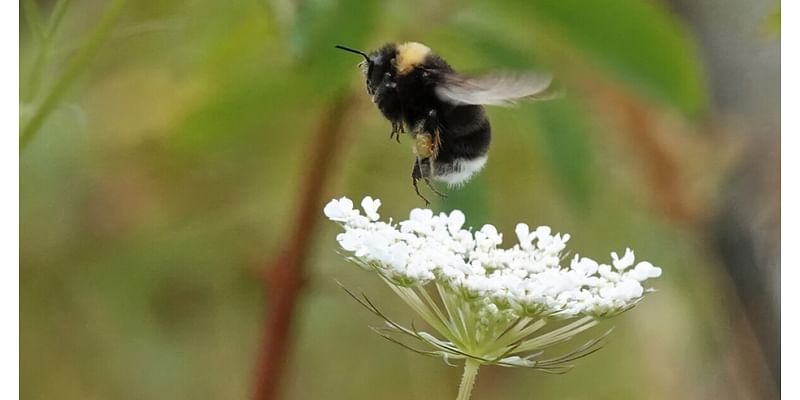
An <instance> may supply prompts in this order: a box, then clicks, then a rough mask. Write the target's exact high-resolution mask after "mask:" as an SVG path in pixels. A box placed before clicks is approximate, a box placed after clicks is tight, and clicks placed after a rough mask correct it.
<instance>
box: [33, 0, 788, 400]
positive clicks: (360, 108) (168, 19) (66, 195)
mask: <svg viewBox="0 0 800 400" xmlns="http://www.w3.org/2000/svg"><path fill="white" fill-rule="evenodd" d="M779 32H780V6H779V3H778V2H775V1H750V0H731V1H721V0H719V1H704V2H694V1H691V0H673V1H666V0H665V1H643V0H607V1H574V0H566V1H546V0H542V1H526V0H519V1H492V2H481V1H463V2H456V1H440V2H431V1H421V0H409V1H404V2H390V1H382V2H381V1H375V2H373V1H367V2H362V1H355V0H306V1H299V0H298V1H292V0H274V1H269V0H260V1H256V0H241V1H210V0H205V1H203V0H191V1H189V0H158V1H156V0H153V1H124V0H122V1H121V0H110V1H100V0H72V1H70V0H57V1H52V0H51V1H46V0H41V1H36V0H22V1H21V2H20V37H21V39H20V71H21V76H20V109H21V115H20V124H21V148H20V151H21V155H20V221H21V222H20V237H21V240H20V243H21V244H20V259H21V262H20V267H19V268H20V333H21V351H20V372H21V373H20V385H21V397H22V398H25V399H54V398H58V399H112V398H113V399H176V398H191V399H237V398H249V397H252V396H253V395H252V393H253V392H254V387H255V382H256V380H257V372H256V371H257V368H256V366H257V364H258V362H257V359H258V357H259V352H260V348H261V346H262V343H261V342H262V340H263V339H262V336H263V335H264V329H265V326H264V325H265V321H267V318H268V316H270V315H271V312H272V308H271V307H272V306H273V305H274V304H273V303H274V300H273V299H274V296H273V295H274V294H275V293H273V292H274V286H270V282H271V281H270V279H271V278H274V275H270V274H269V273H268V272H267V271H268V270H269V269H270V268H271V266H273V265H276V263H275V262H274V260H275V259H276V257H278V255H279V254H282V253H281V252H282V251H283V249H286V248H289V247H291V246H292V244H293V243H294V244H295V245H297V244H298V240H300V241H303V238H304V237H306V236H304V235H302V234H296V233H297V232H298V231H300V232H305V233H308V236H307V241H306V242H304V243H307V247H303V246H300V248H301V249H304V250H303V256H302V257H300V258H299V260H298V261H299V262H298V263H297V264H298V265H297V266H294V267H295V268H300V267H302V268H304V269H303V275H304V276H305V277H306V280H305V285H304V286H303V288H302V291H301V292H300V296H299V298H298V299H297V306H296V308H295V309H294V313H293V314H292V322H291V326H290V331H289V334H290V341H289V343H288V346H289V347H288V353H287V358H286V364H285V369H284V371H283V374H282V375H281V385H280V387H279V392H278V393H279V394H280V395H281V396H282V398H287V399H372V398H381V399H432V398H455V393H456V389H457V382H458V378H459V376H460V373H461V370H460V369H459V368H451V367H448V366H446V365H445V364H443V363H442V362H441V361H440V360H434V359H429V358H424V357H421V356H418V355H416V354H413V353H410V352H407V351H404V350H403V349H401V348H400V347H398V346H395V345H393V344H390V343H388V342H386V341H384V340H383V339H381V338H380V337H378V336H377V335H375V334H373V333H372V332H371V331H370V330H369V329H368V326H369V325H375V324H378V323H379V321H376V320H375V318H373V317H372V316H371V315H370V314H369V313H367V312H365V310H363V309H362V308H361V307H360V306H358V305H357V304H356V303H355V302H353V301H352V299H350V298H349V297H348V296H347V295H346V294H345V293H343V292H342V291H341V290H340V289H339V288H338V286H337V284H336V283H335V280H339V281H341V282H343V283H344V284H345V285H346V286H348V287H350V288H353V289H356V290H363V291H364V292H366V293H367V294H369V295H370V297H371V298H372V299H373V300H375V301H376V302H377V303H379V304H380V305H382V306H383V308H384V309H385V310H386V311H387V312H389V314H390V315H392V316H394V317H395V318H396V319H397V320H399V321H405V322H408V321H410V318H411V316H412V313H411V312H410V311H409V310H407V309H406V308H405V306H404V305H403V304H401V303H400V300H399V299H397V298H395V297H394V296H393V294H392V293H391V292H390V291H389V290H388V289H387V288H386V287H384V286H383V284H382V283H380V282H379V281H378V280H377V279H375V278H374V276H372V275H371V274H367V273H364V272H363V271H360V270H359V269H358V268H356V267H355V266H354V265H350V264H347V263H346V262H345V261H344V260H343V259H342V257H341V256H339V255H338V254H337V252H336V246H335V240H334V236H335V234H336V232H337V231H338V227H337V226H335V225H334V224H331V223H329V222H324V221H323V216H322V212H321V208H322V205H323V204H324V202H326V201H327V200H328V199H330V198H331V197H339V196H342V195H346V196H349V197H351V198H354V199H360V198H361V197H362V196H364V195H372V196H374V197H378V198H381V199H383V204H384V206H383V208H382V212H381V213H382V215H384V216H392V217H395V218H403V217H405V216H406V213H407V212H408V210H409V209H411V208H412V207H419V206H422V204H421V202H420V200H419V199H418V198H417V197H416V196H415V195H414V193H413V190H412V189H411V186H410V179H409V172H410V167H411V162H412V155H411V152H410V150H409V141H408V138H407V137H404V138H402V142H403V143H402V144H400V145H398V144H397V143H395V142H393V141H390V140H389V130H390V127H389V124H388V122H387V121H385V120H383V119H382V118H381V116H380V113H379V112H378V111H377V109H375V107H374V106H373V105H372V104H371V103H370V101H369V98H368V96H367V95H366V92H365V89H364V87H363V78H362V76H361V75H360V72H359V71H358V69H357V68H356V63H357V62H358V61H359V59H358V58H357V57H354V56H353V55H351V54H347V53H343V52H340V51H336V50H335V49H333V45H334V44H344V45H348V46H351V47H356V48H363V49H373V48H376V47H378V46H380V45H382V44H383V43H385V42H389V41H407V40H413V41H419V42H423V43H425V44H427V45H428V46H430V47H431V48H433V49H434V51H436V52H437V53H438V54H440V55H442V56H443V57H445V58H446V59H447V60H448V61H449V62H450V63H451V64H452V65H453V66H455V67H456V68H457V69H459V70H462V71H482V70H488V69H493V68H505V69H526V68H530V69H536V70H542V71H552V72H553V73H554V74H555V76H556V77H557V79H558V81H559V83H560V84H561V85H562V86H563V88H564V96H563V97H562V98H560V99H558V100H554V101H550V102H540V103H529V104H522V105H519V106H517V107H514V108H507V109H501V108H492V109H490V110H489V115H490V119H491V121H492V124H493V132H494V138H493V144H492V150H491V152H490V158H489V163H488V165H487V167H486V169H485V170H484V171H483V172H482V174H481V175H480V176H479V177H478V178H477V179H475V180H473V181H472V182H471V183H469V184H468V185H467V186H465V187H464V188H461V189H458V190H449V192H450V194H451V195H450V197H449V198H448V199H447V200H446V201H444V202H441V201H440V202H437V203H434V208H435V209H441V210H449V209H451V208H453V207H458V208H461V209H463V210H465V212H466V214H467V224H468V225H471V226H474V227H479V226H480V225H481V224H483V223H486V222H490V221H491V222H492V223H494V224H495V225H496V226H498V228H499V229H500V230H501V231H503V232H505V233H506V238H510V236H509V235H511V233H512V232H513V227H514V225H515V224H516V222H519V221H524V222H527V223H528V224H530V225H550V226H552V227H554V229H555V230H556V231H560V232H569V233H571V234H572V237H573V239H572V240H571V246H570V248H571V249H572V251H573V252H574V251H580V253H581V254H582V255H587V256H591V257H593V258H597V259H606V258H607V257H608V256H607V252H608V251H610V250H616V251H622V250H624V248H625V247H626V246H630V247H632V248H634V249H636V252H637V255H638V256H639V257H641V258H643V259H647V260H650V261H652V262H654V263H655V264H657V265H660V266H661V267H663V269H664V274H663V277H662V278H660V279H658V280H656V281H654V282H655V283H654V284H653V285H654V286H655V287H656V288H657V289H658V291H657V292H656V293H655V294H653V295H651V296H649V297H648V298H647V299H646V300H645V301H644V302H643V303H642V304H641V305H640V306H639V307H637V308H636V309H635V310H634V311H633V312H630V313H627V314H625V315H623V316H622V317H620V318H617V319H615V320H614V321H613V325H614V326H615V327H616V329H615V332H614V333H613V334H612V335H611V339H610V341H609V342H608V344H607V345H606V346H605V348H604V349H603V350H601V351H600V352H598V353H595V354H594V355H592V356H591V357H588V358H586V359H584V360H581V361H580V362H579V363H578V365H577V367H576V368H575V369H574V370H573V371H572V372H570V373H568V374H567V375H564V376H550V375H543V374H539V373H536V372H532V371H528V370H510V369H501V368H484V369H483V370H482V372H481V374H480V375H479V376H478V382H477V386H476V389H475V391H474V393H473V395H474V398H475V399H501V398H508V399H551V398H560V399H710V398H726V399H760V398H777V397H778V393H779V391H780V381H779V378H778V376H779V374H778V373H779V360H780V344H779V343H780V339H779V333H778V328H779V324H780V317H779V311H780V300H779V299H780V289H779V281H780V273H779V266H780V259H779V255H778V251H779V249H780V234H779V226H780V222H779V221H780V219H779V218H780V200H779V198H780V197H779V195H780V184H779V177H780V167H779V161H780V160H779V153H778V150H779V140H780V125H779V122H778V121H779V111H778V110H779V105H780V100H779V94H780V50H779V47H780V36H779V35H780V33H779ZM325 137H328V138H329V139H330V143H329V144H326V145H325V146H324V147H325V149H324V150H323V151H319V150H316V151H315V148H314V146H315V144H319V143H320V141H321V140H322V139H321V138H325ZM326 160H327V161H329V162H325V161H326ZM319 167H322V168H319ZM315 169H318V170H317V174H316V175H314V173H312V171H313V170H315ZM314 187H317V188H319V189H321V193H316V192H314V191H313V190H310V188H314ZM303 201H306V203H307V204H309V205H310V206H313V207H311V208H310V210H312V211H311V213H310V214H307V215H305V216H306V217H307V221H310V222H311V224H310V225H303V224H301V222H300V220H301V219H302V217H303V216H304V215H303V212H304V211H303V208H302V207H301V204H304V203H303ZM298 226H302V229H299V228H298ZM511 236H512V237H513V235H511ZM298 238H299V239H298ZM610 326H611V325H610V324H609V323H605V325H604V327H606V328H608V327H610ZM272 328H274V327H271V328H270V329H272ZM601 331H602V330H601V329H597V330H596V331H595V332H594V334H595V335H596V334H597V333H599V332H601ZM587 337H588V336H587Z"/></svg>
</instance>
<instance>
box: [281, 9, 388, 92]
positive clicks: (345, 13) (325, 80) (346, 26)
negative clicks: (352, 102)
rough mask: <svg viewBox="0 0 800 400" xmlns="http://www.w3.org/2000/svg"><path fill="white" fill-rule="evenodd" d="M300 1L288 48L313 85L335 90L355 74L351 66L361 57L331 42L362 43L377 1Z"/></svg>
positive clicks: (372, 20) (348, 44)
mask: <svg viewBox="0 0 800 400" xmlns="http://www.w3.org/2000/svg"><path fill="white" fill-rule="evenodd" d="M301 4H302V5H301V6H300V8H299V9H298V10H297V17H296V19H295V21H294V25H293V26H292V29H291V32H290V34H289V38H288V39H289V48H290V51H291V52H292V53H293V54H294V55H295V56H296V57H297V64H298V66H299V67H300V68H301V69H302V71H304V73H305V74H307V78H308V79H309V80H310V81H311V82H313V84H314V86H315V87H317V88H318V89H319V90H320V91H321V92H323V93H326V92H329V91H333V90H336V89H338V88H340V87H342V86H343V85H345V84H346V83H347V82H350V81H351V80H352V79H353V78H354V77H355V76H356V73H357V69H356V67H355V66H356V65H357V64H358V63H359V62H360V61H361V59H360V58H359V57H358V56H356V55H354V54H347V53H344V52H342V51H341V50H336V49H335V48H334V46H335V45H337V44H343V45H347V46H351V47H361V46H363V45H364V43H365V38H366V37H367V36H368V34H369V33H370V32H371V31H372V27H373V25H374V23H375V19H376V16H375V14H376V12H377V6H378V5H379V3H378V2H374V1H364V2H362V1H358V0H338V1H330V0H312V1H306V2H302V3H301ZM367 50H369V49H367Z"/></svg>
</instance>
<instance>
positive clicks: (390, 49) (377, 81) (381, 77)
mask: <svg viewBox="0 0 800 400" xmlns="http://www.w3.org/2000/svg"><path fill="white" fill-rule="evenodd" d="M336 48H337V49H341V50H344V51H349V52H351V53H355V54H359V55H361V56H362V57H364V61H362V62H360V63H359V64H358V67H359V68H360V69H361V72H363V73H364V76H365V77H366V78H367V82H366V83H367V92H368V93H369V94H370V95H374V94H375V93H376V91H377V89H378V87H380V86H381V85H384V84H387V83H389V82H387V81H391V80H392V78H393V77H394V76H395V75H396V67H395V58H396V56H395V55H396V53H397V46H395V45H394V44H387V45H386V46H383V47H381V48H380V49H378V50H375V51H373V52H372V53H370V54H367V53H365V52H363V51H360V50H355V49H351V48H349V47H345V46H338V45H337V46H336Z"/></svg>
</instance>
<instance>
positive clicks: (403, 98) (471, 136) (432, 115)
mask: <svg viewBox="0 0 800 400" xmlns="http://www.w3.org/2000/svg"><path fill="white" fill-rule="evenodd" d="M336 48H338V49H341V50H345V51H349V52H351V53H356V54H359V55H361V56H362V57H364V61H362V62H361V63H360V64H359V67H360V68H361V70H362V72H363V73H364V75H365V77H366V86H367V93H368V94H369V95H370V96H371V97H372V102H373V103H375V105H376V106H377V107H378V109H379V110H380V111H381V113H382V114H383V116H384V117H385V118H386V119H387V120H389V122H390V123H391V126H392V129H391V132H390V134H389V137H390V138H393V139H396V140H397V141H398V142H399V141H400V134H401V133H405V132H406V130H407V131H408V133H409V134H410V136H411V137H412V138H413V144H414V145H413V151H414V155H415V161H414V165H413V167H412V170H411V183H412V185H413V187H414V191H415V192H416V194H417V196H419V197H420V198H422V200H424V201H425V204H426V205H427V204H430V202H429V201H428V199H427V198H425V196H423V195H422V194H421V193H420V191H419V185H418V183H419V181H423V182H425V183H426V184H427V185H428V187H430V189H431V190H432V191H433V192H434V193H436V194H437V195H440V196H444V194H443V193H441V192H439V191H438V190H437V189H436V188H435V187H434V186H433V185H432V184H431V180H435V181H440V182H444V183H446V184H448V185H450V186H459V185H463V184H465V183H466V182H467V181H469V179H470V178H472V177H473V176H474V175H475V174H477V173H478V172H480V170H481V169H482V168H483V167H484V165H486V160H487V152H488V151H489V144H490V143H491V132H492V128H491V125H490V124H489V119H488V118H487V116H486V111H485V110H484V108H483V105H510V104H513V103H514V102H516V101H518V100H523V99H544V98H549V97H550V93H551V90H550V86H551V82H552V79H551V77H550V76H549V75H545V74H536V73H503V72H492V73H486V74H482V75H474V76H467V75H461V74H458V73H456V72H455V70H453V68H452V67H451V66H450V65H449V64H448V63H447V62H446V61H445V60H444V59H443V58H441V57H440V56H438V55H436V54H435V53H433V52H432V51H431V49H430V48H428V47H427V46H425V45H423V44H421V43H417V42H407V43H402V44H396V43H389V44H386V45H384V46H383V47H381V48H380V49H378V50H375V51H373V52H371V53H369V54H367V53H365V52H363V51H360V50H355V49H352V48H349V47H345V46H338V45H337V46H336Z"/></svg>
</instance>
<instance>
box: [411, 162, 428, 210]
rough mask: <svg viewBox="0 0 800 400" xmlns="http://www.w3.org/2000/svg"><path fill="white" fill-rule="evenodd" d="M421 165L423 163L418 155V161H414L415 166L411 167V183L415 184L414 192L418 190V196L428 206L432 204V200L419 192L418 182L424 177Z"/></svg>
mask: <svg viewBox="0 0 800 400" xmlns="http://www.w3.org/2000/svg"><path fill="white" fill-rule="evenodd" d="M420 165H422V164H421V163H420V159H419V157H417V159H416V161H415V162H414V167H413V168H412V169H411V184H412V185H413V186H414V192H416V193H417V196H419V198H420V199H422V201H424V202H425V206H426V207H427V206H429V205H431V202H430V201H428V199H426V198H425V196H423V195H422V193H420V192H419V185H417V182H419V180H420V179H422V169H421V168H420Z"/></svg>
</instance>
